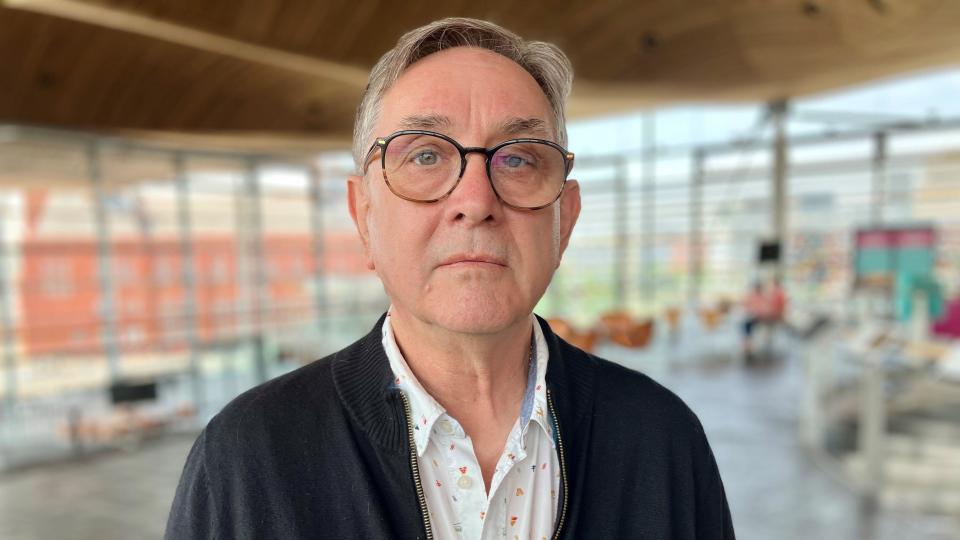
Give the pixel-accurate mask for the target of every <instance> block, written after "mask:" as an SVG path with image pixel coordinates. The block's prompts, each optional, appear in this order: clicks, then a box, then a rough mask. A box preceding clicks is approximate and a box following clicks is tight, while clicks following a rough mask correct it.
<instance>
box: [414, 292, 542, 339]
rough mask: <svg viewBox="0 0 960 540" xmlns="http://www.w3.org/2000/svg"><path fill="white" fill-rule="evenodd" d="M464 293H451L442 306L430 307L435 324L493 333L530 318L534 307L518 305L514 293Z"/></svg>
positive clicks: (466, 330)
mask: <svg viewBox="0 0 960 540" xmlns="http://www.w3.org/2000/svg"><path fill="white" fill-rule="evenodd" d="M465 293H467V291H462V292H461V293H460V294H453V295H451V296H450V297H448V298H446V299H445V302H444V304H443V305H439V306H434V308H433V309H429V311H432V312H433V313H434V317H433V319H434V322H435V323H436V324H437V325H439V326H441V327H443V328H445V329H447V330H449V331H451V332H458V333H462V334H496V333H498V332H501V331H503V330H505V329H507V328H509V327H510V326H511V325H513V324H516V323H517V321H518V320H523V319H526V318H527V317H529V316H530V313H531V311H532V309H533V308H532V307H529V308H524V307H523V306H522V305H520V304H522V303H521V302H517V301H518V300H519V298H517V296H512V297H510V296H509V295H498V294H493V293H491V292H490V291H484V292H482V293H478V294H465Z"/></svg>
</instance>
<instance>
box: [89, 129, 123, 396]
mask: <svg viewBox="0 0 960 540" xmlns="http://www.w3.org/2000/svg"><path fill="white" fill-rule="evenodd" d="M101 165H102V164H101V153H100V142H99V141H97V140H96V139H94V140H92V141H91V142H90V143H89V146H88V148H87V167H88V171H89V172H88V174H89V177H90V183H91V184H92V185H93V213H94V216H93V218H94V222H95V223H96V228H97V277H98V280H99V285H100V302H98V308H99V311H100V313H99V315H100V320H101V323H100V340H101V342H102V343H103V347H104V351H105V353H106V357H107V370H108V372H109V374H110V380H111V381H115V380H117V379H119V378H120V348H119V345H118V342H117V311H116V296H115V295H116V292H115V291H114V288H113V264H112V263H113V254H112V248H111V245H110V220H109V216H108V215H107V211H108V210H107V197H108V193H107V189H106V187H105V186H104V179H103V170H102V166H101Z"/></svg>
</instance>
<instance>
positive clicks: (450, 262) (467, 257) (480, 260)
mask: <svg viewBox="0 0 960 540" xmlns="http://www.w3.org/2000/svg"><path fill="white" fill-rule="evenodd" d="M439 266H440V267H471V266H472V267H500V268H504V267H506V266H507V263H506V261H504V260H503V259H501V258H499V257H494V256H492V255H484V254H474V253H459V254H457V255H452V256H450V257H447V258H446V259H444V260H443V261H441V262H440V265H439Z"/></svg>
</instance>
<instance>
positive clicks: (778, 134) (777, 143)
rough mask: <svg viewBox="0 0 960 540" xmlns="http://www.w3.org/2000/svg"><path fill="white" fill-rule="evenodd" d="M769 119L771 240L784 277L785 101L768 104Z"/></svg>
mask: <svg viewBox="0 0 960 540" xmlns="http://www.w3.org/2000/svg"><path fill="white" fill-rule="evenodd" d="M770 119H771V121H772V123H773V175H772V178H771V179H772V182H773V185H772V186H771V188H772V189H771V193H772V197H773V205H772V208H771V214H770V218H771V228H772V233H773V240H774V241H775V242H777V243H778V244H779V245H780V258H779V259H778V260H777V264H776V275H777V276H778V277H780V278H781V279H782V278H783V277H784V273H783V270H784V268H785V267H786V264H785V262H786V257H787V243H786V240H787V125H786V124H787V102H786V101H785V100H779V101H775V102H773V103H771V104H770Z"/></svg>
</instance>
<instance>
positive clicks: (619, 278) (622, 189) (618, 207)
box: [613, 158, 630, 307]
mask: <svg viewBox="0 0 960 540" xmlns="http://www.w3.org/2000/svg"><path fill="white" fill-rule="evenodd" d="M629 165H630V164H629V162H628V161H627V159H626V158H621V159H620V160H619V161H618V163H617V172H616V179H615V183H614V197H615V200H614V215H613V220H614V241H615V242H616V245H615V246H614V248H613V250H614V251H613V253H614V257H613V275H614V297H613V300H614V303H616V304H619V305H620V307H626V305H625V304H627V303H628V298H627V294H628V289H629V285H628V283H627V282H628V276H629V272H628V268H627V266H628V265H629V263H630V254H629V250H630V237H629V230H628V226H627V224H628V220H629V214H628V212H629V208H628V206H627V183H628V176H629V174H630V166H629Z"/></svg>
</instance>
